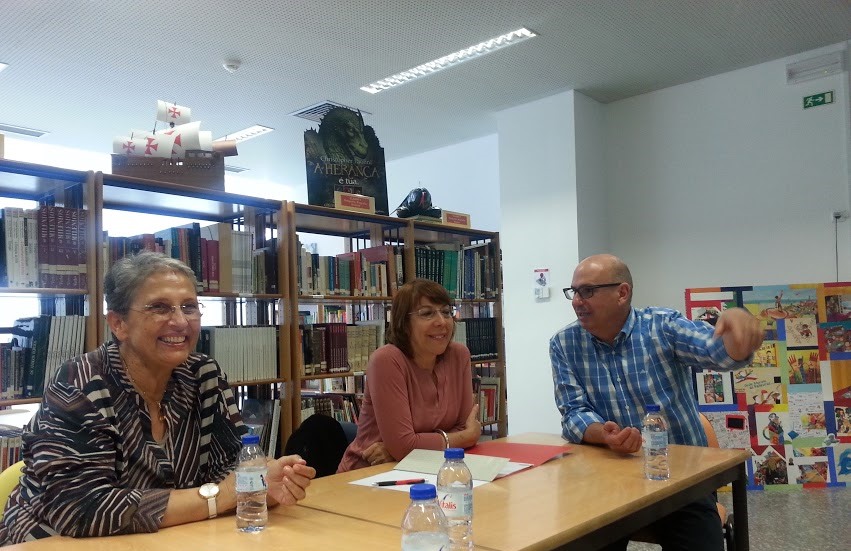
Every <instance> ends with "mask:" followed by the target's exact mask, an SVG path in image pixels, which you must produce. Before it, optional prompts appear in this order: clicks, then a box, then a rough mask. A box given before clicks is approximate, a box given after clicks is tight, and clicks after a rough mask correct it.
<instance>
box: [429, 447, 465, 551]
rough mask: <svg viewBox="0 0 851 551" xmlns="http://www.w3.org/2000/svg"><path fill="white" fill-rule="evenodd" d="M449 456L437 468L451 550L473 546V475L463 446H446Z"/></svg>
mask: <svg viewBox="0 0 851 551" xmlns="http://www.w3.org/2000/svg"><path fill="white" fill-rule="evenodd" d="M443 457H444V458H445V459H446V461H444V463H443V466H442V467H440V470H439V471H437V495H438V501H439V502H440V507H441V509H443V512H444V514H445V515H446V520H447V521H449V543H450V547H449V548H450V549H451V550H452V551H462V550H463V551H467V550H468V549H472V548H473V475H472V474H470V469H469V468H468V467H467V464H466V463H464V449H463V448H447V449H446V451H445V452H443Z"/></svg>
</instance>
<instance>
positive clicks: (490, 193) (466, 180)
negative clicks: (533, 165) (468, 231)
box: [386, 134, 500, 231]
mask: <svg viewBox="0 0 851 551" xmlns="http://www.w3.org/2000/svg"><path fill="white" fill-rule="evenodd" d="M386 165H387V198H388V203H389V204H390V210H393V209H395V208H396V207H397V206H398V205H399V203H400V202H401V201H402V199H404V198H405V196H406V195H407V194H408V192H409V191H411V190H412V189H414V188H418V187H424V188H426V189H427V190H429V192H430V193H431V199H432V203H433V204H434V206H436V207H439V208H443V209H446V210H451V211H455V212H465V213H468V214H470V215H471V220H470V221H471V223H472V225H473V227H474V228H476V229H477V230H486V231H499V227H500V216H499V204H500V193H499V163H497V137H496V134H491V135H489V136H484V137H482V138H476V139H475V140H468V141H466V142H461V143H459V144H455V145H450V146H447V147H442V148H440V149H435V150H432V151H427V152H425V153H420V154H419V155H412V156H410V157H405V158H404V159H399V160H396V161H389V162H387V163H386Z"/></svg>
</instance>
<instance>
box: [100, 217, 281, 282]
mask: <svg viewBox="0 0 851 551" xmlns="http://www.w3.org/2000/svg"><path fill="white" fill-rule="evenodd" d="M254 238H255V234H254V232H252V231H250V230H238V229H235V228H234V227H233V226H232V225H231V224H230V223H226V222H219V223H216V224H211V225H209V226H204V227H201V225H200V224H199V223H197V222H193V223H190V224H186V225H184V226H177V227H174V228H168V229H165V230H161V231H158V232H156V233H144V234H140V235H134V236H130V237H119V236H109V235H108V234H106V233H104V239H103V246H104V251H103V258H104V265H105V266H107V267H109V266H110V265H111V264H112V263H113V262H115V261H116V260H118V259H120V258H123V257H124V256H127V255H131V254H135V253H137V252H140V251H143V250H147V251H154V252H161V253H164V254H167V255H169V256H171V257H172V258H177V259H180V260H181V261H183V262H184V263H185V264H186V265H187V266H189V267H190V268H192V271H194V272H195V278H196V279H197V280H198V286H199V288H198V290H199V291H201V292H210V293H216V292H222V293H278V243H277V239H276V238H270V239H268V240H267V241H266V242H265V245H264V246H263V247H259V248H255V247H254Z"/></svg>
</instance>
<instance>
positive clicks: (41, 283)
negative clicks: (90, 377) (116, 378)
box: [0, 159, 98, 407]
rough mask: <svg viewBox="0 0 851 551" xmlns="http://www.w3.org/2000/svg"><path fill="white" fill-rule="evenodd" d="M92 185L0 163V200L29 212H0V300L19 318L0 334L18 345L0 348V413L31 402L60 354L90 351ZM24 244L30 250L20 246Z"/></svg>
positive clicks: (65, 173)
mask: <svg viewBox="0 0 851 551" xmlns="http://www.w3.org/2000/svg"><path fill="white" fill-rule="evenodd" d="M94 182H95V174H94V173H93V172H91V171H89V172H83V171H75V170H66V169H60V168H54V167H49V166H42V165H37V164H31V163H23V162H17V161H10V160H6V159H0V197H3V198H6V199H14V200H23V201H24V202H25V204H27V205H29V206H27V207H24V208H21V209H19V211H18V212H19V213H20V214H21V215H22V216H23V218H19V219H18V220H14V219H15V218H17V217H18V213H16V212H15V210H14V209H15V208H17V207H8V208H4V212H3V222H2V224H3V231H2V232H0V233H2V234H3V237H4V239H3V243H2V245H0V248H2V249H3V251H2V253H0V254H2V256H3V258H2V263H1V264H2V271H0V274H2V275H0V278H2V282H0V300H2V303H3V308H4V309H8V310H7V311H11V312H14V314H13V315H14V317H15V318H19V319H18V320H16V321H15V322H14V323H11V324H9V325H7V326H4V327H0V337H3V339H2V340H3V341H11V339H12V338H15V341H16V342H17V343H18V344H19V345H23V346H21V347H19V350H17V351H13V350H12V347H11V345H6V344H4V345H3V351H2V352H0V354H3V358H2V359H0V385H2V389H0V406H2V407H6V406H12V405H16V404H26V403H38V402H39V401H40V400H41V394H42V389H43V382H42V381H43V380H44V378H45V377H46V373H45V371H46V369H48V367H47V366H48V365H50V366H52V365H53V363H54V359H55V358H58V355H62V354H63V352H62V349H64V350H66V351H67V353H74V352H77V351H82V350H83V349H86V350H88V349H90V348H94V347H95V346H97V318H96V317H95V316H94V312H95V310H96V308H97V306H96V303H97V302H98V301H97V300H95V298H96V297H97V294H96V292H97V291H96V281H95V278H94V277H88V276H89V274H93V273H94V272H95V266H96V258H95V255H94V250H95V249H94V247H91V246H89V244H91V243H94V240H95V233H94V231H95V230H94V227H95V211H94V209H93V208H92V201H93V198H94ZM28 224H29V225H28ZM13 225H16V227H17V230H15V229H12V226H13ZM7 226H8V229H9V232H7V231H6V229H7ZM16 232H18V233H16ZM20 232H24V233H23V234H22V233H20ZM7 235H8V239H7V238H6V236H7ZM30 238H32V239H33V240H34V241H33V243H34V244H35V245H36V246H35V247H33V246H29V247H27V244H28V243H30V242H29V239H30ZM39 251H40V253H39ZM7 257H8V258H7ZM7 260H8V261H7ZM27 321H29V324H27V323H25V322H27ZM18 322H21V323H18ZM60 328H62V331H61V334H60V333H59V329H60ZM51 331H52V332H51ZM33 351H38V352H39V353H37V354H36V353H33ZM54 369H55V367H54ZM38 387H40V388H38Z"/></svg>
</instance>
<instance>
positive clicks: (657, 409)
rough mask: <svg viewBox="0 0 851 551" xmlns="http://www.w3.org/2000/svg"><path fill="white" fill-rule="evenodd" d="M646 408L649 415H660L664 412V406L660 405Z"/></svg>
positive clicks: (648, 405)
mask: <svg viewBox="0 0 851 551" xmlns="http://www.w3.org/2000/svg"><path fill="white" fill-rule="evenodd" d="M645 407H646V408H647V413H659V412H660V411H662V406H660V405H659V404H647V405H646V406H645Z"/></svg>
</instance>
